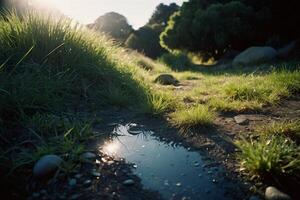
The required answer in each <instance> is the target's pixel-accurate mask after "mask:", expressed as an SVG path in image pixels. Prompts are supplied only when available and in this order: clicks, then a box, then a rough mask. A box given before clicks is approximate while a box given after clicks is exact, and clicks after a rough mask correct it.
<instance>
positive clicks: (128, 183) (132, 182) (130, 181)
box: [123, 179, 134, 186]
mask: <svg viewBox="0 0 300 200" xmlns="http://www.w3.org/2000/svg"><path fill="white" fill-rule="evenodd" d="M123 185H126V186H132V185H134V180H132V179H127V180H125V181H124V182H123Z"/></svg>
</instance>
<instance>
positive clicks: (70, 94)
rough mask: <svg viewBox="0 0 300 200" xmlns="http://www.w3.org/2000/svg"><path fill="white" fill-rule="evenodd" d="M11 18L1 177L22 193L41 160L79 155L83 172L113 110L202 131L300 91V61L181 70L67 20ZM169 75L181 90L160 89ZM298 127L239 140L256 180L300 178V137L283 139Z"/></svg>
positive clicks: (1, 31) (3, 25) (0, 26)
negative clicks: (98, 126)
mask: <svg viewBox="0 0 300 200" xmlns="http://www.w3.org/2000/svg"><path fill="white" fill-rule="evenodd" d="M3 16H5V17H1V18H0V132H1V134H0V155H1V157H0V158H1V162H0V165H1V166H0V174H1V176H3V175H5V177H6V180H5V181H6V182H11V183H12V185H14V186H15V185H16V184H14V183H15V181H19V182H20V180H19V178H18V177H17V176H18V175H19V174H29V173H31V168H32V165H33V163H34V162H35V161H36V160H38V159H39V158H40V157H41V156H43V155H45V154H51V153H55V154H59V155H65V154H68V155H70V156H69V157H68V158H67V159H66V161H67V162H66V163H65V164H64V166H63V170H64V171H66V172H71V171H72V170H74V169H75V168H76V167H77V166H78V165H79V163H80V155H81V154H82V152H84V151H85V148H86V147H85V145H84V144H85V143H84V142H85V141H87V140H89V139H91V138H94V137H96V136H97V134H96V133H94V132H93V131H92V127H93V125H94V124H95V123H97V122H98V121H99V120H101V119H98V118H97V117H95V116H96V115H95V114H96V113H97V112H98V111H99V110H101V109H103V108H107V107H109V106H118V107H126V108H128V109H131V110H134V111H138V112H141V113H150V114H154V115H157V114H158V115H160V116H164V117H165V118H166V119H168V121H169V123H170V124H171V125H173V126H175V127H178V128H179V129H181V130H182V131H184V132H185V133H189V129H192V128H201V127H210V126H214V121H215V119H216V118H217V117H218V116H219V115H221V114H224V113H227V112H231V113H236V114H238V113H244V112H250V113H253V112H260V111H261V110H263V108H264V107H265V106H270V105H276V104H277V103H279V102H280V101H282V100H283V99H285V98H288V97H292V96H294V95H297V94H298V93H299V91H300V71H299V64H298V63H289V64H285V63H282V64H276V65H275V66H270V65H264V66H258V67H257V66H256V67H249V68H243V69H241V68H227V69H223V68H217V67H212V68H209V67H203V66H202V67H201V66H193V67H190V68H189V71H180V72H178V71H174V70H172V68H171V67H167V65H165V64H163V63H161V62H162V60H161V61H160V62H158V61H153V60H151V59H149V58H146V57H144V56H143V55H141V54H138V53H136V52H132V51H129V50H126V49H124V48H121V47H118V46H117V45H115V44H114V43H113V42H112V41H111V40H110V39H109V38H108V37H106V36H104V35H100V34H97V33H95V32H92V31H91V30H87V29H85V28H84V27H79V26H77V25H75V24H74V23H73V22H71V21H69V20H67V19H63V18H62V19H56V18H51V17H44V16H41V15H39V14H37V13H34V12H31V13H30V12H29V13H26V14H24V15H22V16H17V15H16V14H14V13H6V14H5V15H3ZM168 59H171V61H172V62H168V63H167V64H168V65H170V63H177V62H176V60H174V61H173V60H172V59H175V58H168ZM185 63H187V62H185ZM188 63H190V62H188ZM171 65H172V64H171ZM162 73H168V74H172V75H173V76H174V77H175V78H177V79H178V80H179V82H180V84H179V86H163V85H160V84H158V83H155V79H156V77H157V76H158V75H160V74H162ZM292 123H293V124H292V125H286V124H285V123H283V124H282V125H276V126H275V125H274V127H275V128H274V127H273V128H272V127H271V128H270V127H265V129H261V131H257V132H258V134H257V135H258V136H257V135H256V136H257V137H255V139H254V140H251V141H249V140H248V139H242V140H241V141H238V142H237V146H238V147H240V149H241V152H240V155H239V159H240V161H241V165H242V166H243V168H246V169H247V171H248V172H250V173H254V174H261V173H270V172H271V173H272V172H273V171H274V170H275V171H276V173H277V172H278V173H281V174H284V173H285V171H284V170H285V169H287V166H288V173H289V174H294V173H296V172H297V171H298V170H299V167H298V166H299V160H300V156H299V153H297V152H299V151H298V149H299V146H298V144H299V143H298V139H299V137H298V136H297V137H296V138H297V139H296V141H295V139H294V138H295V137H294V136H293V137H290V134H289V133H287V134H277V132H278V131H279V132H280V130H282V129H283V128H285V127H291V128H292V129H293V130H294V129H295V130H296V131H295V132H296V133H295V134H296V135H297V134H298V133H299V124H298V122H292ZM282 127H283V128H282ZM295 127H296V128H295ZM269 132H272V133H271V134H267V133H269ZM273 132H276V133H273ZM288 132H290V131H289V130H288ZM264 133H266V134H264ZM187 135H188V134H187ZM270 138H271V139H270ZM286 140H288V142H286ZM266 141H272V142H266ZM270 143H271V145H270ZM283 149H286V151H283ZM258 155H263V157H259V156H258ZM275 155H276V156H275ZM260 158H261V159H260ZM286 158H288V159H286ZM259 159H260V160H259ZM282 159H286V160H287V161H286V162H281V161H282ZM27 166H29V167H27ZM266 166H267V167H266ZM6 175H9V176H6ZM11 175H12V176H11ZM22 176H24V175H22ZM15 178H16V180H15ZM19 185H21V188H22V184H19ZM7 187H8V188H9V189H14V190H15V188H13V186H10V185H9V184H7ZM20 190H22V189H20Z"/></svg>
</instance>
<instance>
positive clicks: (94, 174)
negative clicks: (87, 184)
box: [92, 171, 101, 177]
mask: <svg viewBox="0 0 300 200" xmlns="http://www.w3.org/2000/svg"><path fill="white" fill-rule="evenodd" d="M92 175H93V176H95V177H100V176H101V174H100V173H99V172H95V171H93V172H92Z"/></svg>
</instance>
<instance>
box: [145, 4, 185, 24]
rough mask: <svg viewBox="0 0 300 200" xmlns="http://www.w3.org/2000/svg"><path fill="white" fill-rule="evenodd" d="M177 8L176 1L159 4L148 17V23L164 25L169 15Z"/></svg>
mask: <svg viewBox="0 0 300 200" xmlns="http://www.w3.org/2000/svg"><path fill="white" fill-rule="evenodd" d="M178 9H179V6H178V5H177V4H176V3H171V4H170V5H165V4H163V3H161V4H159V5H158V6H157V7H156V9H155V11H154V12H153V14H152V16H151V18H150V19H149V22H148V25H153V24H158V25H161V26H166V25H167V23H168V21H169V18H170V16H171V15H172V14H173V13H174V12H176V11H178Z"/></svg>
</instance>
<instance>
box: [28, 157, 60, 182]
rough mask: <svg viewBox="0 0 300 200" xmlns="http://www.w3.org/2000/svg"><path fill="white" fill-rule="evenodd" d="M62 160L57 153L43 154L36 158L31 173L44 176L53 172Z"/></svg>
mask: <svg viewBox="0 0 300 200" xmlns="http://www.w3.org/2000/svg"><path fill="white" fill-rule="evenodd" d="M62 162H63V160H62V159H61V158H60V157H59V156H57V155H45V156H43V157H42V158H41V159H40V160H38V161H37V162H36V163H35V165H34V168H33V175H34V176H35V177H37V178H44V177H47V176H49V175H51V174H53V173H54V172H55V171H56V170H57V169H58V168H59V166H60V165H61V163H62Z"/></svg>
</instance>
